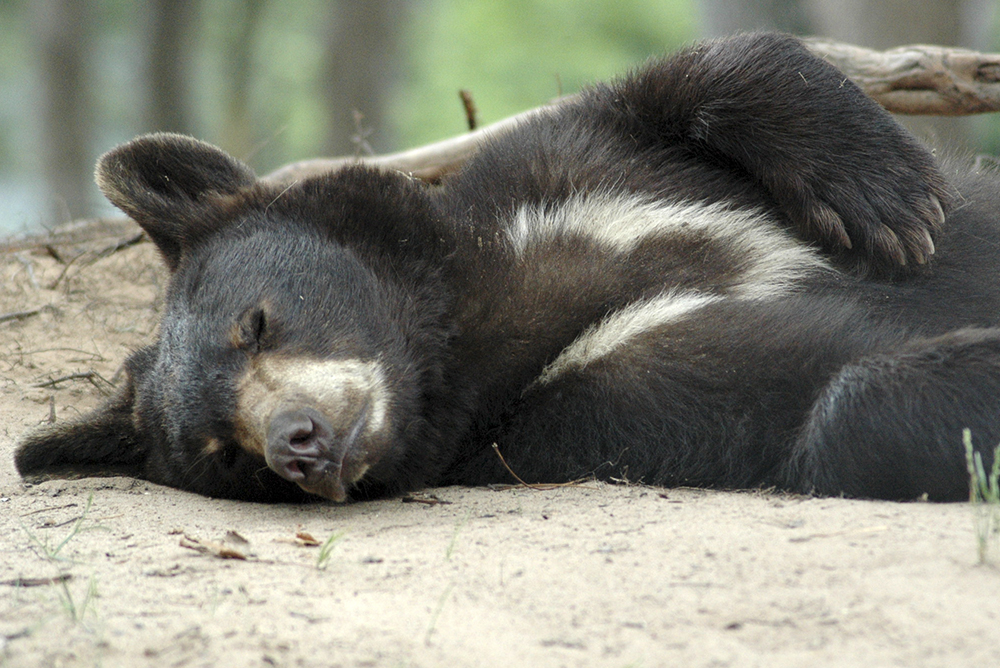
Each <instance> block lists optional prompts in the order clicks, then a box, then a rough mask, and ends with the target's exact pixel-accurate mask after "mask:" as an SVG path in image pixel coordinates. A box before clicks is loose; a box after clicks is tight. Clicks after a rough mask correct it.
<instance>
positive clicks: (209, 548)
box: [180, 534, 247, 560]
mask: <svg viewBox="0 0 1000 668" xmlns="http://www.w3.org/2000/svg"><path fill="white" fill-rule="evenodd" d="M180 546H181V547H186V548H187V549H189V550H194V551H195V552H201V553H202V554H209V555H211V556H213V557H218V558H219V559H241V560H245V559H246V558H247V556H246V554H244V553H243V552H242V551H240V550H238V549H236V548H235V547H231V546H229V545H226V544H225V543H219V542H217V541H214V540H202V539H200V538H192V537H191V536H189V535H187V534H184V536H183V537H181V542H180Z"/></svg>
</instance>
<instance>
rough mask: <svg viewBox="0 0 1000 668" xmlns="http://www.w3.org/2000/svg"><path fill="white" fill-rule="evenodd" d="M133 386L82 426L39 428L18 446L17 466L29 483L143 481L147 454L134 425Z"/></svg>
mask: <svg viewBox="0 0 1000 668" xmlns="http://www.w3.org/2000/svg"><path fill="white" fill-rule="evenodd" d="M133 397H134V392H133V388H132V383H131V381H130V382H129V383H128V384H127V385H126V386H125V387H123V388H122V389H120V390H119V391H118V393H117V394H115V395H114V396H113V397H112V398H111V399H110V400H109V401H108V402H107V403H106V404H104V405H103V406H102V407H100V408H98V409H97V410H96V411H94V412H93V413H90V414H89V415H86V416H84V417H82V418H80V419H78V420H73V421H69V422H65V423H56V424H52V425H45V426H43V427H39V428H38V429H37V430H35V431H34V432H32V433H30V434H28V436H27V437H26V438H25V439H24V440H23V441H22V442H21V444H20V445H19V446H18V448H17V451H16V452H15V454H14V464H15V466H16V467H17V471H18V473H20V474H21V477H23V478H25V479H29V480H30V479H43V480H44V479H46V478H50V477H53V478H67V477H83V476H100V475H127V476H131V477H143V474H144V471H145V464H146V457H147V448H146V447H145V446H144V445H143V444H142V443H141V441H140V438H139V434H138V432H137V431H136V428H135V424H134V422H133V420H132V403H133Z"/></svg>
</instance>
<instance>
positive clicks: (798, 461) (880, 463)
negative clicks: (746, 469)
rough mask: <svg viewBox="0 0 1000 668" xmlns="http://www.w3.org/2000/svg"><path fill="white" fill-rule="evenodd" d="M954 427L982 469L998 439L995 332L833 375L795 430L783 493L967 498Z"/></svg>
mask: <svg viewBox="0 0 1000 668" xmlns="http://www.w3.org/2000/svg"><path fill="white" fill-rule="evenodd" d="M964 429H969V430H971V432H972V439H973V443H974V447H975V448H976V450H977V451H979V452H981V453H982V457H983V461H984V463H986V465H987V466H989V465H990V463H991V462H992V459H993V449H994V448H995V447H996V445H997V443H998V442H1000V329H965V330H959V331H956V332H952V333H950V334H946V335H944V336H940V337H936V338H931V339H920V340H917V341H913V342H911V343H909V344H907V345H906V346H904V347H903V348H901V349H900V350H898V351H895V352H892V353H885V354H878V355H869V356H866V357H864V358H862V359H860V360H858V361H857V362H854V363H851V364H848V365H847V366H845V367H844V368H842V369H841V370H840V371H839V372H838V373H837V374H836V375H835V376H834V377H833V379H832V380H831V381H830V382H829V383H828V384H827V386H826V388H825V389H824V391H823V392H822V394H821V395H820V397H819V399H818V400H817V401H816V402H815V404H814V405H813V409H812V411H811V414H810V416H809V418H808V420H807V421H806V423H805V425H804V426H803V430H802V432H801V434H800V436H799V439H798V442H797V444H796V447H795V450H794V452H793V456H792V461H791V463H790V465H789V468H788V471H787V478H786V479H787V480H788V486H789V487H791V488H793V489H798V490H799V491H802V492H807V493H809V492H812V493H817V494H822V495H844V496H852V497H865V498H884V499H915V498H919V497H921V496H923V495H925V494H926V498H929V499H931V500H938V501H959V500H962V499H965V498H968V494H969V476H968V470H967V467H966V461H965V449H964V445H963V439H962V432H963V430H964Z"/></svg>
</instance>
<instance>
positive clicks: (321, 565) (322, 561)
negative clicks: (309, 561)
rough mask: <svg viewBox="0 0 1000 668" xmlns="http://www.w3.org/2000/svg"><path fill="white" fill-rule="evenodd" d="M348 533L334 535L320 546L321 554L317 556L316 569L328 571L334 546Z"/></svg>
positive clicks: (341, 532) (340, 532)
mask: <svg viewBox="0 0 1000 668" xmlns="http://www.w3.org/2000/svg"><path fill="white" fill-rule="evenodd" d="M346 533H347V532H346V531H339V532H337V533H332V534H330V537H329V538H327V539H326V540H325V541H323V544H322V545H320V546H319V554H317V555H316V568H318V569H319V570H321V571H323V570H326V567H327V564H328V563H329V561H330V557H331V556H332V555H333V546H334V545H336V544H337V541H339V540H340V539H341V538H343V537H344V535H345V534H346Z"/></svg>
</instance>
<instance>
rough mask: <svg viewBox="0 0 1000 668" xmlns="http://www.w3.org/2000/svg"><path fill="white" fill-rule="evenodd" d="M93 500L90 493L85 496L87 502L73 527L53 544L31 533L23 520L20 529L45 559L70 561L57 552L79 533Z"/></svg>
mask: <svg viewBox="0 0 1000 668" xmlns="http://www.w3.org/2000/svg"><path fill="white" fill-rule="evenodd" d="M93 501H94V495H93V494H91V495H90V496H88V497H87V503H86V505H85V506H84V507H83V512H82V513H80V517H78V518H76V522H74V523H73V528H72V529H70V531H69V533H68V534H66V537H65V538H63V539H62V540H61V541H59V542H58V543H57V544H56V545H54V546H53V545H50V544H49V541H48V540H46V539H44V538H39V537H38V536H36V535H35V534H34V533H32V531H31V529H29V528H28V527H26V526H25V525H24V523H23V522H21V529H23V530H24V533H26V534H27V535H28V539H29V540H30V541H31V542H32V543H34V544H35V547H37V548H38V549H39V550H41V553H42V556H43V557H44V558H45V559H46V560H48V561H52V562H57V561H62V562H65V561H71V560H69V559H66V558H65V557H61V556H59V553H60V552H62V549H63V548H64V547H66V545H67V544H68V543H69V542H70V541H71V540H73V539H74V538H75V537H76V535H77V534H78V533H80V529H81V528H82V527H83V523H84V521H85V520H86V519H87V514H88V513H90V506H91V504H92V503H93Z"/></svg>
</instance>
